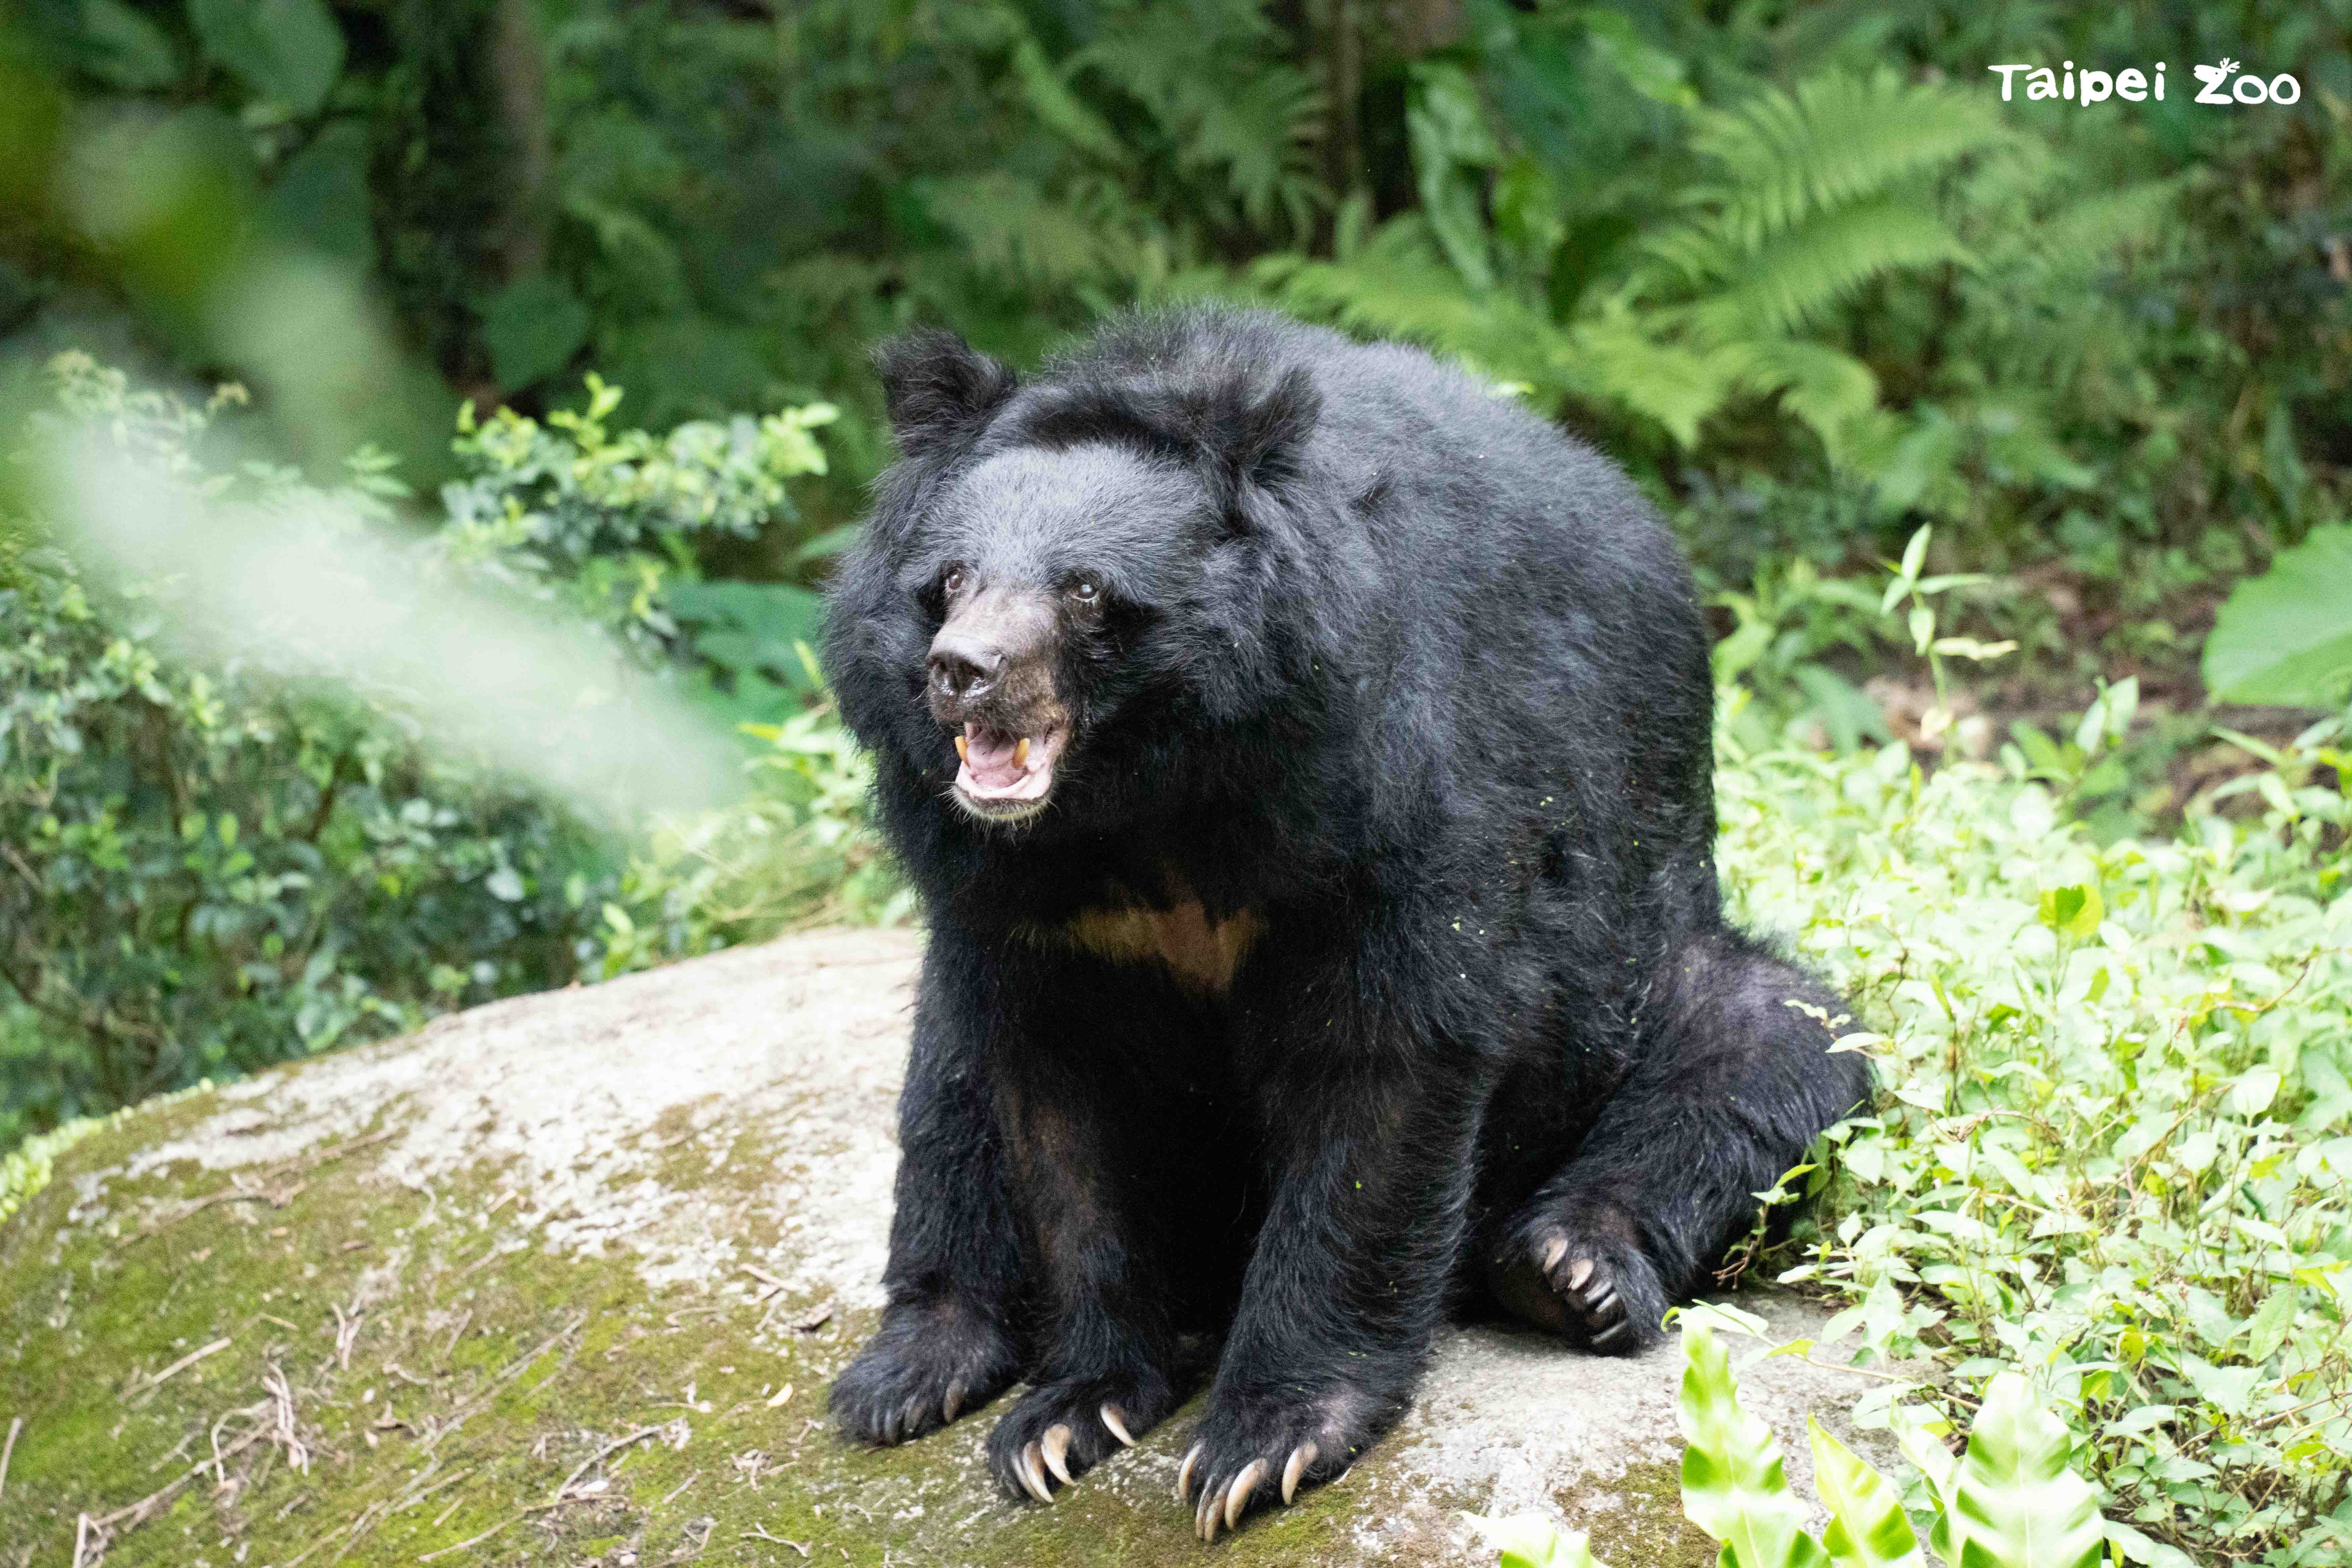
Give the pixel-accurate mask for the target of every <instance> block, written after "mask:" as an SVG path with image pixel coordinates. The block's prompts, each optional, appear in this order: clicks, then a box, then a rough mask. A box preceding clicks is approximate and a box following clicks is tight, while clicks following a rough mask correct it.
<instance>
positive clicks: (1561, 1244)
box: [1543, 1236, 1568, 1274]
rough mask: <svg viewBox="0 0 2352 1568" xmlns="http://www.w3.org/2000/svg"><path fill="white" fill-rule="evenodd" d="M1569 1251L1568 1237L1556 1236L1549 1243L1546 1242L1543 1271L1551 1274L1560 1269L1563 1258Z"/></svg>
mask: <svg viewBox="0 0 2352 1568" xmlns="http://www.w3.org/2000/svg"><path fill="white" fill-rule="evenodd" d="M1567 1251H1568V1237H1564V1236H1555V1237H1552V1238H1551V1239H1550V1240H1549V1241H1548V1242H1545V1243H1544V1260H1543V1271H1544V1272H1545V1273H1547V1274H1549V1273H1550V1272H1551V1271H1552V1270H1553V1269H1554V1268H1558V1267H1559V1260H1560V1258H1561V1257H1562V1256H1564V1255H1565V1254H1566V1253H1567Z"/></svg>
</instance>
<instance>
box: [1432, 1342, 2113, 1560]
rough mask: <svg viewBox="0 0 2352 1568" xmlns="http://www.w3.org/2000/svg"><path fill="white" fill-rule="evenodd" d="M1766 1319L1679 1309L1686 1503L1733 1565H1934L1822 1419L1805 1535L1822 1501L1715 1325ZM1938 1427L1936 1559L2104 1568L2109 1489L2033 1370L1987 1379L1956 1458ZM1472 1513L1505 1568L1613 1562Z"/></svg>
mask: <svg viewBox="0 0 2352 1568" xmlns="http://www.w3.org/2000/svg"><path fill="white" fill-rule="evenodd" d="M1758 1326H1759V1325H1758V1323H1757V1322H1756V1321H1755V1320H1752V1319H1749V1318H1748V1315H1747V1314H1745V1313H1741V1312H1738V1311H1735V1310H1729V1309H1724V1308H1711V1307H1705V1306H1701V1307H1696V1308H1693V1309H1690V1310H1687V1311H1685V1313H1684V1314H1683V1316H1682V1323H1681V1327H1682V1348H1683V1376H1682V1398H1681V1406H1680V1414H1681V1419H1682V1428H1683V1438H1684V1442H1685V1447H1684V1450H1683V1487H1682V1493H1683V1512H1684V1513H1685V1515H1687V1516H1688V1517H1689V1519H1690V1521H1691V1522H1692V1523H1694V1524H1696V1525H1697V1526H1698V1527H1699V1528H1700V1529H1701V1530H1704V1531H1706V1533H1707V1534H1708V1535H1710V1536H1712V1537H1713V1538H1714V1539H1715V1540H1717V1541H1718V1542H1722V1544H1723V1556H1722V1559H1721V1568H1927V1557H1926V1555H1925V1553H1923V1552H1922V1551H1921V1550H1920V1544H1919V1536H1918V1532H1917V1531H1916V1529H1915V1528H1914V1526H1913V1523H1912V1520H1911V1518H1910V1516H1909V1515H1908V1514H1907V1513H1906V1510H1905V1508H1904V1505H1903V1499H1902V1494H1901V1493H1900V1492H1899V1491H1898V1490H1897V1489H1896V1487H1895V1484H1894V1483H1893V1482H1891V1481H1890V1480H1888V1479H1887V1478H1886V1477H1885V1476H1883V1475H1881V1474H1880V1473H1879V1472H1878V1471H1877V1470H1876V1469H1874V1468H1872V1467H1871V1465H1870V1464H1869V1462H1868V1461H1866V1460H1864V1458H1862V1457H1861V1456H1859V1455H1857V1454H1856V1453H1854V1451H1853V1449H1851V1448H1849V1447H1846V1446H1845V1445H1844V1444H1843V1443H1841V1442H1839V1441H1838V1440H1837V1439H1836V1438H1835V1437H1833V1436H1831V1435H1830V1434H1829V1433H1828V1431H1826V1430H1825V1429H1824V1428H1823V1427H1822V1425H1821V1423H1820V1422H1819V1421H1816V1420H1813V1419H1811V1418H1810V1417H1808V1418H1807V1421H1806V1429H1807V1435H1808V1436H1809V1437H1810V1438H1811V1445H1812V1458H1813V1483H1814V1488H1815V1490H1816V1491H1817V1492H1818V1493H1819V1495H1820V1498H1821V1503H1822V1507H1823V1508H1824V1509H1826V1510H1828V1513H1829V1522H1828V1526H1827V1528H1826V1529H1824V1531H1822V1534H1821V1535H1820V1536H1818V1537H1816V1536H1814V1535H1813V1534H1812V1533H1811V1532H1810V1531H1807V1530H1806V1528H1805V1521H1806V1519H1807V1517H1808V1516H1809V1515H1810V1514H1811V1511H1812V1510H1811V1505H1809V1504H1808V1503H1807V1502H1806V1501H1805V1500H1804V1499H1803V1498H1801V1496H1799V1495H1798V1493H1797V1491H1796V1489H1794V1488H1793V1487H1791V1486H1790V1484H1789V1479H1788V1475H1787V1473H1786V1470H1785V1469H1784V1468H1783V1464H1782V1458H1781V1452H1780V1439H1779V1438H1778V1437H1777V1436H1774V1435H1773V1433H1772V1429H1771V1428H1770V1427H1769V1426H1766V1425H1765V1424H1764V1423H1763V1422H1762V1421H1761V1420H1759V1419H1758V1418H1757V1417H1756V1415H1753V1414H1752V1413H1751V1412H1749V1411H1748V1408H1747V1406H1745V1405H1742V1404H1741V1403H1740V1402H1739V1385H1738V1378H1737V1377H1736V1376H1735V1375H1734V1373H1733V1372H1732V1368H1731V1358H1730V1357H1729V1355H1728V1354H1727V1353H1726V1352H1725V1350H1724V1348H1723V1346H1722V1345H1721V1344H1720V1343H1718V1342H1717V1339H1716V1331H1717V1328H1718V1327H1722V1328H1727V1329H1728V1330H1730V1331H1735V1332H1739V1333H1753V1332H1755V1331H1756V1329H1757V1327H1758ZM1784 1348H1788V1347H1784ZM1796 1348H1801V1347H1796ZM1772 1353H1777V1352H1772ZM1939 1429H1940V1424H1939V1423H1937V1422H1934V1421H1932V1420H1930V1419H1928V1418H1926V1417H1923V1416H1915V1419H1914V1420H1913V1421H1912V1422H1911V1423H1910V1424H1908V1425H1906V1426H1903V1427H1902V1428H1901V1431H1902V1435H1903V1439H1904V1442H1903V1448H1904V1452H1905V1454H1906V1457H1907V1458H1910V1459H1911V1460H1912V1462H1913V1464H1914V1465H1915V1466H1916V1467H1917V1472H1918V1478H1919V1480H1920V1482H1921V1484H1922V1489H1923V1491H1924V1492H1925V1494H1926V1498H1927V1510H1926V1512H1927V1529H1928V1534H1927V1538H1928V1541H1929V1542H1930V1543H1931V1544H1932V1545H1933V1547H1934V1549H1935V1552H1936V1554H1937V1556H1938V1557H1940V1558H1942V1559H1943V1561H1944V1562H1946V1563H1949V1564H1951V1565H1952V1568H2095V1564H2096V1563H2098V1562H2099V1559H2100V1557H2101V1554H2102V1553H2103V1552H2104V1550H2105V1542H2106V1540H2107V1531H2106V1529H2105V1525H2104V1521H2102V1520H2101V1519H2100V1517H2099V1510H2098V1495H2097V1493H2096V1492H2095V1490H2094V1489H2092V1487H2091V1484H2090V1483H2089V1482H2088V1481H2086V1480H2084V1479H2083V1478H2082V1476H2080V1475H2079V1474H2077V1473H2076V1472H2075V1470H2074V1468H2073V1465H2072V1462H2071V1457H2072V1453H2073V1447H2074V1445H2073V1440H2072V1438H2071V1437H2070V1436H2069V1435H2068V1433H2067V1430H2066V1424H2065V1423H2064V1422H2063V1421H2061V1420H2059V1419H2058V1418H2057V1417H2056V1416H2054V1415H2050V1414H2049V1413H2048V1412H2046V1411H2045V1410H2043V1409H2042V1408H2041V1407H2040V1406H2039V1405H2037V1404H2036V1403H2035V1402H2034V1397H2033V1393H2032V1389H2031V1387H2030V1386H2029V1385H2028V1384H2027V1383H2026V1380H2025V1379H2024V1378H2023V1377H2022V1376H2021V1375H2020V1374H2018V1373H2000V1374H1999V1375H1998V1376H1996V1377H1994V1378H1993V1379H1992V1381H1991V1382H1990V1384H1987V1385H1986V1387H1985V1391H1984V1399H1983V1403H1982V1405H1980V1406H1979V1409H1978V1412H1977V1416H1976V1420H1975V1423H1974V1424H1973V1426H1971V1427H1970V1429H1969V1437H1968V1447H1967V1448H1966V1450H1965V1451H1964V1452H1963V1453H1962V1454H1961V1455H1960V1456H1959V1458H1953V1456H1952V1454H1951V1451H1950V1450H1949V1449H1948V1448H1946V1447H1944V1446H1943V1443H1942V1441H1941V1440H1940V1436H1939ZM1470 1517H1471V1521H1472V1522H1473V1523H1474V1524H1476V1525H1477V1526H1478V1527H1479V1528H1480V1529H1481V1530H1483V1531H1485V1532H1486V1535H1487V1537H1488V1539H1489V1540H1490V1541H1491V1542H1494V1543H1495V1544H1496V1546H1497V1547H1499V1548H1500V1549H1501V1554H1502V1555H1501V1561H1502V1568H1601V1565H1600V1563H1598V1561H1597V1560H1596V1559H1595V1557H1594V1555H1593V1553H1592V1551H1591V1547H1590V1545H1589V1544H1588V1542H1587V1541H1586V1539H1585V1537H1584V1535H1583V1534H1582V1533H1581V1532H1580V1531H1564V1530H1561V1529H1559V1527H1557V1526H1555V1525H1553V1524H1552V1523H1550V1522H1549V1521H1547V1520H1545V1519H1543V1518H1541V1517H1540V1516H1537V1515H1520V1516H1517V1517H1515V1518H1512V1519H1507V1520H1488V1519H1483V1518H1480V1517H1478V1516H1476V1515H1472V1516H1470ZM2128 1533H2129V1534H2131V1535H2133V1536H2135V1537H2136V1536H2137V1531H2131V1532H2128Z"/></svg>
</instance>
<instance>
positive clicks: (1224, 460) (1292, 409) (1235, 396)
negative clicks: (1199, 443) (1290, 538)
mask: <svg viewBox="0 0 2352 1568" xmlns="http://www.w3.org/2000/svg"><path fill="white" fill-rule="evenodd" d="M1255 394H1256V387H1255V385H1254V384H1250V383H1247V382H1242V383H1236V384H1234V385H1233V386H1232V387H1230V388H1229V389H1228V391H1227V395H1225V396H1224V397H1223V398H1221V399H1219V405H1218V407H1217V410H1216V413H1215V416H1213V419H1212V420H1211V423H1210V427H1209V429H1208V431H1207V432H1205V434H1206V437H1207V439H1206V442H1205V445H1206V446H1207V447H1208V448H1209V452H1210V455H1211V456H1212V457H1213V458H1214V459H1215V460H1216V461H1217V462H1218V464H1219V465H1220V466H1221V467H1222V468H1223V469H1224V471H1225V477H1226V479H1227V480H1228V481H1229V482H1231V483H1233V484H1234V485H1236V486H1238V485H1241V484H1244V483H1247V484H1255V485H1273V484H1278V483H1279V482H1281V481H1282V480H1283V479H1287V478H1289V477H1290V476H1291V475H1292V474H1294V473H1296V472H1297V468H1298V460H1299V455H1300V453H1301V452H1302V451H1304V449H1305V448H1306V446H1307V437H1310V436H1312V435H1313V434H1315V422H1316V421H1317V420H1318V418H1320V417H1321V416H1322V414H1323V395H1322V394H1321V393H1319V392H1318V391H1316V390H1315V378H1314V377H1313V376H1311V375H1309V374H1307V367H1306V366H1304V365H1294V366H1293V367H1291V368H1290V369H1289V370H1287V371H1285V372H1284V373H1283V374H1282V377H1281V379H1279V380H1277V381H1276V383H1275V384H1274V385H1273V386H1272V387H1271V388H1269V389H1268V390H1267V391H1266V392H1265V393H1264V394H1263V395H1255Z"/></svg>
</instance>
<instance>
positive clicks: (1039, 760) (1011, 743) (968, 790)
mask: <svg viewBox="0 0 2352 1568" xmlns="http://www.w3.org/2000/svg"><path fill="white" fill-rule="evenodd" d="M1066 734H1067V731H1065V730H1064V729H1063V728H1062V727H1061V726H1059V725H1054V726H1051V727H1049V728H1047V729H1045V730H1043V731H1039V732H1038V733H1037V734H1034V735H1018V734H1015V733H1013V731H1010V730H992V729H990V728H988V727H987V726H986V725H984V724H971V723H967V724H966V725H965V726H964V727H963V733H962V734H961V735H958V736H957V737H956V738H955V749H956V755H957V756H958V757H961V759H962V760H963V765H962V766H961V767H959V768H958V769H957V770H956V781H955V787H956V799H957V803H958V804H959V805H962V806H963V808H964V809H965V810H967V811H969V812H971V814H972V815H973V816H984V817H988V818H989V819H991V820H992V821H997V822H1013V821H1017V820H1019V819H1020V818H1022V817H1024V816H1035V815H1036V814H1037V813H1038V812H1041V811H1043V810H1045V797H1046V796H1047V795H1049V794H1051V793H1052V792H1053V788H1054V759H1055V757H1057V756H1059V755H1060V754H1061V751H1062V741H1063V738H1064V737H1065V736H1066Z"/></svg>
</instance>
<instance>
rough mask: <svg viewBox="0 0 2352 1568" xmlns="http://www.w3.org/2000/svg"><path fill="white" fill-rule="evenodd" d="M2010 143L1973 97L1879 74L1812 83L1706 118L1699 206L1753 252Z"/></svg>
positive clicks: (1996, 114)
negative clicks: (1816, 219) (1832, 211)
mask: <svg viewBox="0 0 2352 1568" xmlns="http://www.w3.org/2000/svg"><path fill="white" fill-rule="evenodd" d="M2013 141H2014V132H2011V130H2010V129H2009V128H2008V126H2006V125H2005V124H2004V123H2003V122H2002V121H2001V119H2000V110H1998V109H1996V108H1994V107H1993V105H1992V104H1991V103H1990V100H1986V99H1984V98H1983V97H1982V96H1981V95H1978V96H1969V95H1968V94H1964V93H1961V92H1958V91H1956V90H1954V89H1949V88H1944V87H1937V86H1929V85H1926V84H1906V83H1905V82H1904V81H1902V80H1901V79H1899V78H1897V77H1896V76H1895V74H1894V73H1893V72H1892V71H1880V72H1878V73H1877V74H1875V75H1873V76H1869V77H1857V76H1847V75H1824V76H1817V77H1814V78H1811V79H1809V80H1806V81H1803V82H1801V83H1799V84H1798V86H1797V89H1796V91H1795V92H1794V93H1787V92H1782V91H1780V89H1766V90H1765V91H1763V92H1761V93H1759V94H1758V95H1757V96H1756V97H1755V98H1752V99H1750V100H1748V101H1747V102H1746V103H1744V104H1742V105H1740V106H1739V107H1738V108H1737V109H1732V110H1713V111H1709V112H1706V113H1705V114H1704V115H1703V116H1702V117H1701V120H1700V124H1699V128H1698V131H1697V133H1696V136H1695V138H1694V145H1695V146H1696V149H1697V150H1698V152H1699V153H1700V154H1701V155H1702V156H1704V157H1705V158H1706V159H1707V160H1708V162H1709V163H1711V164H1712V165H1713V178H1712V179H1711V180H1710V182H1709V184H1708V186H1707V188H1706V190H1704V191H1703V192H1701V193H1699V196H1700V199H1701V200H1703V201H1705V202H1706V204H1707V205H1711V206H1714V207H1715V208H1716V210H1717V213H1718V214H1719V215H1720V216H1719V217H1718V219H1717V222H1718V224H1719V225H1720V226H1722V227H1723V228H1724V229H1725V230H1726V231H1727V233H1728V234H1729V235H1731V236H1733V237H1736V238H1737V239H1738V241H1739V242H1740V243H1741V244H1742V245H1743V246H1744V247H1747V248H1754V247H1759V246H1760V245H1762V244H1763V243H1764V241H1765V240H1767V239H1768V238H1769V237H1771V236H1772V235H1774V234H1776V233H1778V232H1780V231H1781V230H1783V229H1787V228H1790V227H1793V226H1796V225H1797V224H1799V223H1801V222H1803V221H1804V219H1805V218H1806V217H1808V216H1811V215H1812V214H1814V213H1817V212H1821V211H1822V210H1824V209H1826V208H1830V207H1834V206H1838V205H1843V204H1845V203H1849V202H1855V201H1860V200H1862V199H1864V198H1865V197H1868V196H1872V195H1877V194H1879V193H1881V192H1883V191H1886V190H1888V189H1889V188H1891V187H1893V186H1895V185H1896V184H1902V183H1904V182H1906V181H1909V180H1912V179H1915V178H1916V177H1917V176H1920V175H1922V174H1929V173H1932V172H1934V171H1937V170H1939V169H1943V168H1945V167H1947V166H1948V165H1950V164H1951V163H1955V162H1957V161H1958V160H1959V159H1961V158H1963V157H1966V156H1967V155H1968V154H1969V153H1977V152H1983V151H1987V150H1990V149H1992V148H1996V147H2001V146H2005V145H2008V144H2010V143H2011V142H2013Z"/></svg>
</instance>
